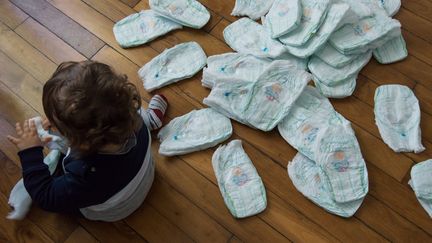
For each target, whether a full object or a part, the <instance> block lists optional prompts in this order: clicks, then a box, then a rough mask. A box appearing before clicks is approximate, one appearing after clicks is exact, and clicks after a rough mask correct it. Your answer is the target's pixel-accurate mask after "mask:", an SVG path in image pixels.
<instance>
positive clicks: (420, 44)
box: [403, 31, 432, 68]
mask: <svg viewBox="0 0 432 243" xmlns="http://www.w3.org/2000/svg"><path fill="white" fill-rule="evenodd" d="M403 36H404V38H405V41H406V43H407V49H408V53H409V55H413V56H415V57H416V58H418V59H419V60H421V61H423V62H425V63H427V64H428V65H432V44H431V43H429V42H427V41H425V40H423V39H421V38H419V37H417V36H415V35H414V34H412V33H410V32H408V31H403ZM430 68H432V66H431V67H430Z"/></svg>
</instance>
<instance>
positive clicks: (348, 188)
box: [278, 86, 369, 217]
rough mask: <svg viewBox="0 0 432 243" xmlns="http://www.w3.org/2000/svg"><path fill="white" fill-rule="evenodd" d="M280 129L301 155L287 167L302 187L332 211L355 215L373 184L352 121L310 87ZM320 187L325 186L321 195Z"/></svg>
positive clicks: (311, 196) (309, 195) (314, 199)
mask: <svg viewBox="0 0 432 243" xmlns="http://www.w3.org/2000/svg"><path fill="white" fill-rule="evenodd" d="M278 130H279V133H280V134H281V135H282V137H283V138H284V139H285V140H286V141H287V142H288V143H289V144H290V145H291V146H293V147H294V148H296V149H297V150H298V151H299V152H300V153H301V154H302V155H298V156H296V158H295V159H294V160H293V161H292V162H291V163H290V164H289V165H288V170H291V169H292V171H290V172H289V173H290V178H291V179H292V180H293V183H294V185H295V186H296V187H297V189H298V190H299V191H301V192H302V193H303V194H304V195H306V196H307V197H308V198H309V199H311V200H312V201H313V202H314V203H316V204H318V205H319V206H321V207H323V208H324V209H326V210H327V211H329V212H331V213H334V214H337V215H340V216H342V217H350V216H352V215H353V214H354V213H355V211H356V210H357V209H358V208H359V206H360V204H361V203H362V201H363V199H364V197H365V196H366V194H367V192H368V189H369V186H368V174H367V169H366V164H365V161H364V160H363V157H362V154H361V151H360V146H359V144H358V142H357V139H356V137H355V134H354V131H353V129H352V128H351V124H350V122H349V121H348V120H346V119H345V118H344V117H342V116H341V115H340V114H339V113H337V112H336V111H335V110H334V109H333V106H332V105H331V104H330V102H329V100H328V99H327V98H325V97H324V96H322V95H321V94H320V93H319V92H318V91H317V90H316V89H315V88H313V87H310V86H308V87H307V88H306V89H305V91H304V92H303V94H302V95H301V96H300V98H299V99H297V101H296V102H295V104H294V106H293V107H292V109H291V111H290V113H289V114H288V116H286V117H285V119H284V120H283V121H282V122H281V123H280V124H279V125H278ZM304 156H305V157H307V159H306V158H304ZM321 183H322V184H321ZM320 185H323V187H320V188H319V191H317V190H316V187H317V186H318V187H319V186H320ZM324 185H325V186H324ZM314 188H315V189H314Z"/></svg>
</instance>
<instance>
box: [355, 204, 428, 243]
mask: <svg viewBox="0 0 432 243" xmlns="http://www.w3.org/2000/svg"><path fill="white" fill-rule="evenodd" d="M363 204H364V206H363V207H361V208H360V209H359V210H358V213H357V215H358V216H359V217H361V218H362V220H363V221H364V222H365V223H367V224H368V225H369V226H370V227H372V228H373V229H375V230H377V231H378V232H380V233H381V234H383V235H385V237H386V238H387V239H389V240H390V241H392V242H397V241H398V242H399V241H400V242H408V241H412V240H413V237H415V240H416V241H418V242H428V241H430V239H431V236H430V235H428V234H427V233H426V232H424V231H423V230H421V229H420V228H419V227H417V226H416V225H415V224H413V223H411V222H409V221H407V220H406V219H405V218H403V217H402V216H400V215H399V214H397V213H396V212H394V211H393V210H391V209H389V208H388V207H386V206H385V205H383V204H382V203H380V202H379V201H378V200H376V199H375V198H374V197H366V198H365V200H364V202H363ZM366 210H373V211H374V212H377V213H376V214H374V215H372V214H367V215H363V213H364V212H365V211H366ZM384 218H385V219H386V220H391V221H390V222H391V223H388V222H387V221H384V220H377V219H384Z"/></svg>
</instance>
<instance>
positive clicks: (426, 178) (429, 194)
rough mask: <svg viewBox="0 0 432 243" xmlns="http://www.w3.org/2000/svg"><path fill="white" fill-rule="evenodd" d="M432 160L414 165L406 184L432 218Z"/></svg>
mask: <svg viewBox="0 0 432 243" xmlns="http://www.w3.org/2000/svg"><path fill="white" fill-rule="evenodd" d="M431 175H432V159H429V160H426V161H423V162H421V163H418V164H416V165H414V166H413V167H412V169H411V180H410V181H409V182H408V184H409V185H410V186H411V187H412V189H413V190H414V192H415V194H416V197H417V199H418V200H419V202H420V204H421V205H422V206H423V208H424V209H425V210H426V212H427V213H428V214H429V217H431V218H432V177H431Z"/></svg>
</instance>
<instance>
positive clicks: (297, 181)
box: [287, 153, 364, 218]
mask: <svg viewBox="0 0 432 243" xmlns="http://www.w3.org/2000/svg"><path fill="white" fill-rule="evenodd" d="M287 169H288V175H289V177H290V179H291V181H292V182H293V184H294V186H295V187H296V189H297V190H298V191H299V192H301V193H302V194H303V195H304V196H305V197H307V198H308V199H309V200H311V201H312V202H314V203H315V204H317V205H318V206H320V207H322V208H324V209H325V210H327V211H328V212H330V213H333V214H336V215H339V216H341V217H346V218H348V217H351V216H353V215H354V213H355V212H356V211H357V209H358V208H359V207H360V205H361V204H362V202H363V199H364V198H361V199H358V200H354V201H351V202H346V203H339V202H336V201H335V200H334V197H333V191H332V188H331V186H330V182H329V181H328V177H327V175H326V174H325V173H324V171H323V169H322V168H321V167H320V166H319V165H318V164H317V163H315V162H314V161H312V160H310V159H309V158H308V157H306V156H304V155H302V154H301V153H297V155H296V156H295V157H294V158H293V160H292V161H291V162H289V163H288V167H287Z"/></svg>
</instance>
